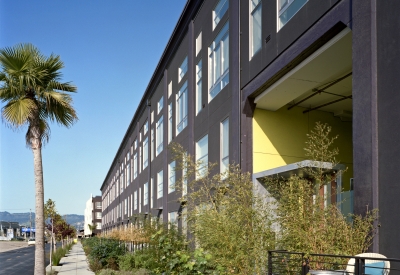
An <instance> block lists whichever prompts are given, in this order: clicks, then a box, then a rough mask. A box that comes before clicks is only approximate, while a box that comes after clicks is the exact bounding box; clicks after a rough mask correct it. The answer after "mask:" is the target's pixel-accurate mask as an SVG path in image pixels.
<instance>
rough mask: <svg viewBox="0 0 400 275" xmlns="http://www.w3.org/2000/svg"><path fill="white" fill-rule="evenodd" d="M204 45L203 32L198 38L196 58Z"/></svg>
mask: <svg viewBox="0 0 400 275" xmlns="http://www.w3.org/2000/svg"><path fill="white" fill-rule="evenodd" d="M202 43H203V37H202V32H200V33H199V34H198V35H197V37H196V56H197V55H198V54H199V53H200V51H201V48H202Z"/></svg>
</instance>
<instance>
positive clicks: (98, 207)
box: [95, 201, 101, 209]
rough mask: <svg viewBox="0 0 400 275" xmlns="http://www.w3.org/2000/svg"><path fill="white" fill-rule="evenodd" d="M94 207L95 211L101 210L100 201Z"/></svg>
mask: <svg viewBox="0 0 400 275" xmlns="http://www.w3.org/2000/svg"><path fill="white" fill-rule="evenodd" d="M95 207H96V209H101V201H98V202H96V204H95Z"/></svg>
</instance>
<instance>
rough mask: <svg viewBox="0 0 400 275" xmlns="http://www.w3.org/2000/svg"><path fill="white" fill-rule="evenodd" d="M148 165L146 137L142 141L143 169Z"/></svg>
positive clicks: (147, 140)
mask: <svg viewBox="0 0 400 275" xmlns="http://www.w3.org/2000/svg"><path fill="white" fill-rule="evenodd" d="M148 165H149V138H148V137H146V138H145V139H144V141H143V169H145V168H146V167H147V166H148Z"/></svg>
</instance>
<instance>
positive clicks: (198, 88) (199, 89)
mask: <svg viewBox="0 0 400 275" xmlns="http://www.w3.org/2000/svg"><path fill="white" fill-rule="evenodd" d="M202 67H203V65H202V62H201V60H200V61H199V63H197V65H196V115H197V114H198V113H199V112H200V111H201V109H202V107H203V106H202V105H203V102H202V94H203V93H202V87H203V85H202Z"/></svg>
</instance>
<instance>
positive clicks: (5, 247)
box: [0, 241, 28, 253]
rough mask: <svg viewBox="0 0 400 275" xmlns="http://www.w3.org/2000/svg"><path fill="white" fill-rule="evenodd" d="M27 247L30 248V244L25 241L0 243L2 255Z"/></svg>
mask: <svg viewBox="0 0 400 275" xmlns="http://www.w3.org/2000/svg"><path fill="white" fill-rule="evenodd" d="M27 246H28V242H24V241H15V242H12V241H0V253H1V252H6V251H10V250H15V249H19V248H23V247H27Z"/></svg>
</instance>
